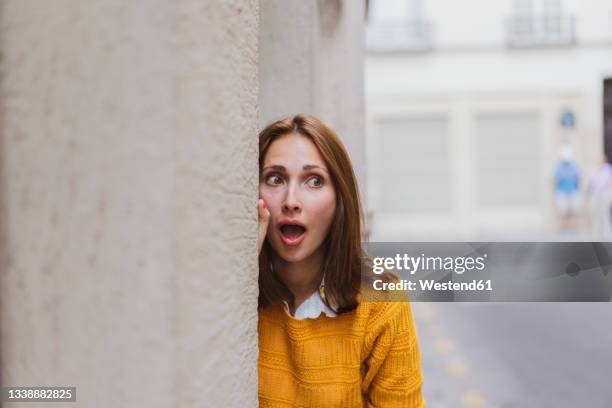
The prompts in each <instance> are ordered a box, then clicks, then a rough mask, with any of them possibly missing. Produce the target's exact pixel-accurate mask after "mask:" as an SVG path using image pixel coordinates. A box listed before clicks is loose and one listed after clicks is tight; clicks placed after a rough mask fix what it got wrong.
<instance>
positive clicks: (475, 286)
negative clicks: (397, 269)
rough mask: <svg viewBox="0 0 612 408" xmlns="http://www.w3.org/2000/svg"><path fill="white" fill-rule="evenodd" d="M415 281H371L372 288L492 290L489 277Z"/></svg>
mask: <svg viewBox="0 0 612 408" xmlns="http://www.w3.org/2000/svg"><path fill="white" fill-rule="evenodd" d="M418 283H419V287H418V288H417V282H414V281H411V280H406V279H402V280H400V281H399V282H383V281H382V280H380V279H377V280H375V281H374V282H373V287H374V290H417V289H418V290H429V291H431V290H439V291H481V290H493V287H492V284H491V279H487V280H484V279H480V280H476V279H474V280H472V281H471V282H437V281H435V280H433V279H421V280H419V281H418Z"/></svg>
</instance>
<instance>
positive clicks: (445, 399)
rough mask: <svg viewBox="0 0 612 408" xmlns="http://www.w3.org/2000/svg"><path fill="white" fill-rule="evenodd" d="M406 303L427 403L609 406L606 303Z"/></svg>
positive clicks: (611, 378) (510, 407) (610, 342)
mask: <svg viewBox="0 0 612 408" xmlns="http://www.w3.org/2000/svg"><path fill="white" fill-rule="evenodd" d="M412 307H413V311H414V315H415V319H416V322H417V329H418V332H419V341H420V346H421V359H422V366H423V375H424V393H425V397H426V399H427V402H428V406H429V407H432V408H448V407H453V408H456V407H494V408H515V407H537V408H545V407H555V408H564V407H568V408H569V407H588V408H610V407H612V303H413V304H412Z"/></svg>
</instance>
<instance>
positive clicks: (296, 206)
mask: <svg viewBox="0 0 612 408" xmlns="http://www.w3.org/2000/svg"><path fill="white" fill-rule="evenodd" d="M296 188H297V187H295V186H290V187H289V188H288V189H287V195H286V196H285V201H284V202H283V210H285V211H300V210H301V209H302V203H301V202H300V200H299V197H298V193H297V191H296Z"/></svg>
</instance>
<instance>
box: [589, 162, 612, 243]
mask: <svg viewBox="0 0 612 408" xmlns="http://www.w3.org/2000/svg"><path fill="white" fill-rule="evenodd" d="M611 203H612V165H611V164H610V162H609V161H608V157H607V156H605V155H604V157H603V160H602V162H601V164H600V165H599V167H598V168H597V169H596V170H595V171H594V172H593V174H592V175H591V178H590V180H589V205H590V208H591V228H592V231H593V235H594V237H595V239H601V240H604V241H608V240H610V239H612V217H611V216H610V210H611V208H610V205H611Z"/></svg>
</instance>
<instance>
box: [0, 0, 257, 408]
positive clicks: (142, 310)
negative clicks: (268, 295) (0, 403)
mask: <svg viewBox="0 0 612 408" xmlns="http://www.w3.org/2000/svg"><path fill="white" fill-rule="evenodd" d="M0 24H1V25H0V51H1V61H0V68H1V74H2V77H1V87H0V115H1V116H0V166H1V167H0V358H1V360H0V364H1V370H0V380H1V382H2V385H5V386H64V385H71V386H76V387H77V403H76V404H74V403H66V404H56V405H54V406H57V407H58V408H60V407H62V406H66V407H88V408H89V407H101V408H102V407H104V408H107V407H130V408H131V407H164V408H165V407H174V406H175V407H254V406H257V327H256V324H257V312H256V305H257V267H256V265H257V254H256V252H257V251H256V240H257V228H256V225H257V219H256V212H255V208H256V198H257V141H256V138H255V135H256V132H257V127H258V124H257V94H258V73H257V60H258V35H257V34H258V2H257V1H256V0H236V1H232V2H227V1H222V0H207V1H205V2H202V1H198V0H177V1H174V2H168V1H162V0H149V1H126V0H109V1H100V2H92V1H81V0H56V1H53V2H44V1H43V2H41V1H34V0H4V1H3V2H2V11H1V22H0ZM9 405H10V404H6V406H9ZM28 406H32V407H38V406H39V404H35V403H32V404H28V403H20V404H19V407H20V408H26V407H28Z"/></svg>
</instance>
